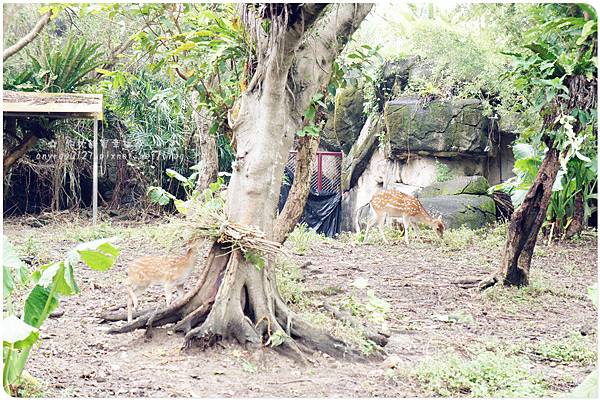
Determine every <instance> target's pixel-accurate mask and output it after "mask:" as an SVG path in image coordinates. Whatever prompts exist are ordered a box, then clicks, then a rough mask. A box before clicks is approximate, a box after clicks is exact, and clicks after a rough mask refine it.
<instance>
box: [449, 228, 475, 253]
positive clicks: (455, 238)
mask: <svg viewBox="0 0 600 400" xmlns="http://www.w3.org/2000/svg"><path fill="white" fill-rule="evenodd" d="M478 234H479V233H478V231H477V230H473V229H470V228H467V227H465V226H461V227H460V228H457V229H448V230H447V231H446V232H444V238H443V239H442V243H443V244H444V247H446V248H447V249H449V250H459V249H464V248H466V247H467V246H470V245H471V244H472V243H473V240H474V239H475V238H476V237H478Z"/></svg>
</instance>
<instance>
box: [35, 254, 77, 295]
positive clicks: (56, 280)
mask: <svg viewBox="0 0 600 400" xmlns="http://www.w3.org/2000/svg"><path fill="white" fill-rule="evenodd" d="M43 268H44V269H43V270H42V275H41V276H40V279H39V280H38V283H37V284H38V285H39V286H42V287H44V288H48V289H52V287H54V291H55V292H56V293H58V294H62V295H63V296H71V295H73V294H77V293H79V287H77V284H76V283H75V280H74V279H73V277H72V265H71V264H70V263H69V268H65V262H64V261H60V262H55V263H52V264H48V265H47V266H44V267H43Z"/></svg>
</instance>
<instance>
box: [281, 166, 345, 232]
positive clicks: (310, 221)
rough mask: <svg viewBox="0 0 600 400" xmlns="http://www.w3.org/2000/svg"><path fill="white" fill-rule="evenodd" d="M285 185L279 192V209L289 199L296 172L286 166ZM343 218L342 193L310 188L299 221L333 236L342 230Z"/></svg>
mask: <svg viewBox="0 0 600 400" xmlns="http://www.w3.org/2000/svg"><path fill="white" fill-rule="evenodd" d="M283 182H284V183H283V185H282V186H281V191H280V193H279V206H278V208H279V211H280V212H281V210H283V206H284V205H285V202H286V201H287V198H288V195H289V193H290V188H291V187H292V183H293V182H294V173H293V172H292V170H291V169H290V168H288V167H286V168H285V172H284V179H283ZM341 220H342V195H341V194H340V193H337V192H327V191H321V192H317V191H315V190H312V188H311V190H310V193H309V194H308V199H307V200H306V206H304V213H303V214H302V217H300V221H299V223H302V222H305V223H306V224H307V225H308V226H309V227H311V228H313V229H314V230H315V231H317V232H318V233H322V234H324V235H325V236H329V237H333V236H335V235H336V234H338V233H340V231H341Z"/></svg>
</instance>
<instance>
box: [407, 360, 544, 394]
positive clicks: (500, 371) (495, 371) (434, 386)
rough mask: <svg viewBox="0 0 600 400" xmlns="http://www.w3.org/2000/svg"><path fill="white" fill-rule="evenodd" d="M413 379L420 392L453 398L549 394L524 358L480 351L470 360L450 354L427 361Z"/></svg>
mask: <svg viewBox="0 0 600 400" xmlns="http://www.w3.org/2000/svg"><path fill="white" fill-rule="evenodd" d="M415 375H416V377H417V379H418V380H419V382H420V383H421V385H422V386H423V388H425V389H426V390H428V391H430V392H432V393H435V394H436V395H440V396H447V397H449V396H453V397H458V396H460V397H463V396H469V397H541V396H546V395H548V394H549V390H548V387H547V385H546V383H545V382H544V381H543V378H542V377H541V376H540V375H538V374H535V373H532V371H531V370H530V368H529V366H528V360H527V359H526V358H525V357H518V356H509V355H506V354H505V353H502V352H492V351H482V352H480V353H478V354H476V355H475V356H474V357H472V358H471V359H465V358H462V357H460V356H459V355H458V354H456V353H454V352H449V353H448V354H446V355H444V356H443V357H438V358H435V359H432V358H430V359H426V360H425V361H423V362H421V364H420V365H419V366H418V367H417V370H416V372H415Z"/></svg>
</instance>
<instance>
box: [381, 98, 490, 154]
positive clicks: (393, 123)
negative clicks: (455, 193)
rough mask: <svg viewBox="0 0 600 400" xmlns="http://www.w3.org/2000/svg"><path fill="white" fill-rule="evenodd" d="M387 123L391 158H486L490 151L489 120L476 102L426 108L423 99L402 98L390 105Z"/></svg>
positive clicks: (435, 104) (439, 102)
mask: <svg viewBox="0 0 600 400" xmlns="http://www.w3.org/2000/svg"><path fill="white" fill-rule="evenodd" d="M384 120H385V124H386V126H387V135H388V140H389V148H390V155H391V156H405V155H406V154H410V153H413V154H414V153H416V154H423V155H436V156H440V157H453V156H456V155H468V156H485V155H487V152H488V151H489V148H488V125H489V120H488V119H487V118H485V117H484V116H483V108H482V106H481V103H480V101H479V100H476V99H465V100H454V101H447V100H434V101H431V102H429V103H425V104H424V100H423V99H422V98H419V97H402V98H399V99H397V100H392V101H388V102H387V103H386V105H385V107H384Z"/></svg>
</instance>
